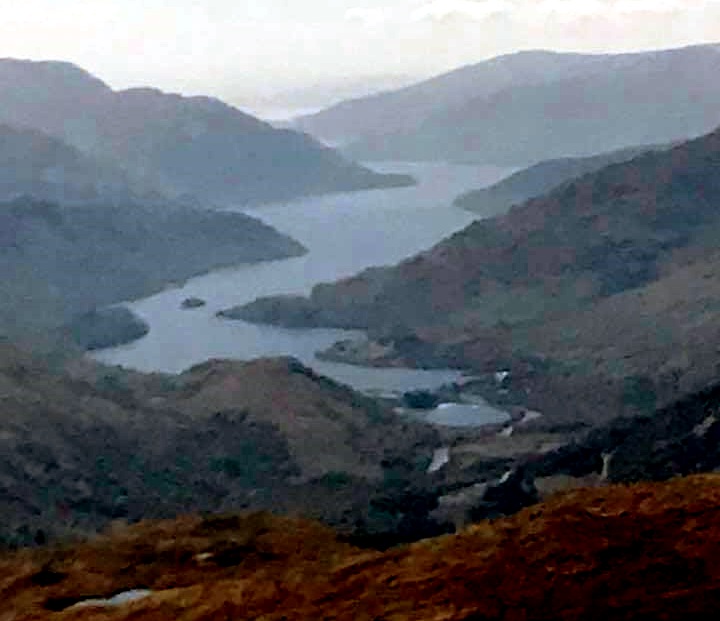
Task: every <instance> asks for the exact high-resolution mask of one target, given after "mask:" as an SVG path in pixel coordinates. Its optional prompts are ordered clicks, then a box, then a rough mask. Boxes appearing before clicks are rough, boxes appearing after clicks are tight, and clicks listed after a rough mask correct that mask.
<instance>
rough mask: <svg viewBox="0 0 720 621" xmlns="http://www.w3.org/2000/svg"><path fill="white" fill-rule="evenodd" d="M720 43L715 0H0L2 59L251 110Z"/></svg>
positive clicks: (718, 6)
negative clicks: (567, 56) (549, 60)
mask: <svg viewBox="0 0 720 621" xmlns="http://www.w3.org/2000/svg"><path fill="white" fill-rule="evenodd" d="M702 42H720V0H390V1H385V2H382V1H380V0H0V57H3V56H4V57H16V58H30V59H43V60H46V59H57V60H68V61H71V62H75V63H77V64H79V65H81V66H82V67H84V68H85V69H87V70H89V71H91V72H92V73H94V74H95V75H97V76H98V77H100V78H102V79H103V80H105V81H106V82H107V83H109V84H110V85H111V86H113V87H114V88H126V87H129V86H139V85H152V86H156V87H159V88H162V89H164V90H169V91H174V92H181V93H186V94H208V95H215V96H218V97H221V98H223V99H226V100H228V101H230V102H232V103H235V104H237V105H241V106H244V107H247V108H251V109H256V110H259V109H262V108H263V107H272V106H273V105H275V106H276V107H278V108H280V107H283V106H286V107H296V108H301V107H303V106H307V107H313V106H316V105H322V104H323V103H329V101H328V100H329V99H332V98H337V97H338V96H347V95H349V94H353V93H355V92H358V93H359V92H362V91H363V90H364V89H367V90H373V89H374V88H380V87H387V86H393V85H395V84H398V85H399V84H401V83H407V82H409V81H412V80H415V79H420V78H423V77H429V76H431V75H434V74H437V73H441V72H443V71H446V70H449V69H452V68H455V67H457V66H460V65H464V64H468V63H473V62H478V61H481V60H484V59H486V58H490V57H492V56H496V55H499V54H504V53H509V52H513V51H517V50H521V49H538V48H544V49H555V50H565V51H569V50H573V51H593V52H600V51H630V50H643V49H656V48H667V47H676V46H681V45H686V44H692V43H702Z"/></svg>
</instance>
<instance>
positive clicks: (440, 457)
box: [427, 448, 450, 474]
mask: <svg viewBox="0 0 720 621" xmlns="http://www.w3.org/2000/svg"><path fill="white" fill-rule="evenodd" d="M449 463H450V449H449V448H439V449H437V450H436V451H435V453H434V454H433V459H432V463H431V464H430V466H428V469H427V472H428V474H432V473H433V472H438V471H439V470H441V469H442V468H443V467H444V466H446V465H447V464H449Z"/></svg>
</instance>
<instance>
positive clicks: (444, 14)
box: [410, 0, 518, 21]
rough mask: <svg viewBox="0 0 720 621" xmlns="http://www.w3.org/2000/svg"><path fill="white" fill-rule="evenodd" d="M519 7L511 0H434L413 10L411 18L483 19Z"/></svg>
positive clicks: (422, 19) (419, 19) (418, 19)
mask: <svg viewBox="0 0 720 621" xmlns="http://www.w3.org/2000/svg"><path fill="white" fill-rule="evenodd" d="M517 8H518V7H517V5H516V4H515V3H513V2H510V1H509V0H432V1H431V2H425V3H423V4H422V5H421V6H419V7H417V8H416V9H415V10H414V11H412V13H411V14H410V19H411V20H412V21H425V20H442V19H447V18H449V17H464V18H468V19H471V20H476V21H482V20H484V19H487V18H488V17H491V16H493V15H497V14H499V13H508V12H512V11H514V10H516V9H517Z"/></svg>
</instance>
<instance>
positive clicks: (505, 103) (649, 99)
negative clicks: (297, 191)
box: [300, 45, 720, 166]
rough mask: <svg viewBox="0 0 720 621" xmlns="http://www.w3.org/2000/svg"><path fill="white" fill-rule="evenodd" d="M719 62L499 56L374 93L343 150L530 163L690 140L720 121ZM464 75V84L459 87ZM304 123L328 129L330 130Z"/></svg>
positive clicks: (686, 54)
mask: <svg viewBox="0 0 720 621" xmlns="http://www.w3.org/2000/svg"><path fill="white" fill-rule="evenodd" d="M719 68H720V52H719V50H718V47H717V46H715V45H706V46H696V47H690V48H683V49H676V50H667V51H661V52H644V53H639V54H622V55H606V56H587V57H586V56H577V55H563V54H558V55H552V54H548V53H539V54H536V53H524V54H521V55H519V56H517V55H513V56H505V57H500V58H498V59H493V60H491V61H487V62H486V63H480V64H479V65H474V66H472V67H466V68H464V69H462V70H460V71H459V72H455V73H451V74H449V75H446V76H442V77H441V78H436V79H435V80H432V81H430V82H424V83H421V84H420V85H416V86H415V87H414V89H415V90H408V89H405V90H402V91H396V92H393V93H390V94H388V95H387V96H378V97H377V98H376V99H375V100H371V101H372V106H371V107H370V108H369V110H370V112H368V116H370V117H371V118H372V124H371V125H372V126H371V127H364V126H363V125H362V124H360V125H359V127H360V128H361V130H360V131H358V132H356V133H354V134H352V135H351V136H350V138H351V140H350V141H349V142H348V143H347V144H344V145H343V151H344V152H345V153H346V154H348V155H349V156H351V157H354V158H358V159H364V160H365V159H367V160H371V159H379V160H410V161H422V160H447V161H453V162H463V163H481V164H494V165H503V166H528V165H531V164H534V163H537V162H540V161H544V160H548V159H555V158H566V157H585V156H590V155H595V154H598V153H603V152H608V151H613V150H617V149H622V148H625V147H629V146H634V145H639V144H655V143H665V142H672V141H675V140H681V139H687V138H690V137H694V136H699V135H701V134H704V133H706V132H708V131H710V130H711V129H712V128H714V127H716V126H717V125H718V124H720V112H719V111H720V105H719V104H720V87H717V86H716V82H717V81H716V80H715V79H714V76H716V75H717V72H718V69H719ZM498 75H499V76H501V77H500V78H498V77H497V76H498ZM457 81H460V82H461V83H463V82H465V85H464V86H461V87H455V86H454V85H455V83H456V82H457ZM445 90H447V91H448V93H447V94H444V91H445ZM438 91H439V92H438ZM400 101H401V102H402V103H398V102H400ZM367 105H368V106H370V103H369V102H368V103H367ZM385 106H387V108H386V107H385ZM345 109H348V110H352V111H353V114H354V115H355V116H357V117H359V118H361V119H362V118H363V112H364V110H365V102H358V103H355V104H353V103H348V104H346V106H345V107H343V106H340V107H339V108H335V112H336V113H337V112H338V111H339V110H340V111H342V110H345ZM373 109H379V110H384V114H386V118H383V117H382V116H380V115H373V113H372V110H373ZM416 111H417V112H416ZM325 114H327V115H328V116H327V118H328V119H330V118H332V116H331V115H330V111H328V112H327V113H320V115H318V116H316V117H314V119H315V121H316V122H318V123H319V122H320V121H317V119H321V120H322V119H324V118H326V117H325V116H323V115H325ZM396 118H397V119H406V121H404V122H397V121H395V119H396ZM328 123H330V122H329V121H328ZM369 125H370V124H369ZM300 126H301V127H305V128H306V129H307V130H308V131H311V132H312V131H315V135H318V136H321V137H322V136H323V135H324V134H323V131H324V130H323V129H322V128H321V129H314V128H313V126H312V125H303V124H302V123H301V125H300Z"/></svg>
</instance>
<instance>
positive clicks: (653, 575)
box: [0, 476, 720, 621]
mask: <svg viewBox="0 0 720 621" xmlns="http://www.w3.org/2000/svg"><path fill="white" fill-rule="evenodd" d="M719 503H720V483H719V482H718V477H717V476H704V477H692V478H687V479H676V480H674V481H672V482H669V483H665V484H661V485H658V484H655V485H647V484H645V485H634V486H630V487H616V486H611V487H607V488H604V489H598V490H581V491H577V492H573V493H569V494H564V495H561V496H556V497H554V498H553V499H551V500H549V501H548V502H546V503H544V504H542V505H539V506H537V507H533V508H531V509H527V510H525V511H523V512H521V513H520V514H518V515H517V516H514V517H512V518H506V519H501V520H496V521H492V522H481V523H478V524H477V525H474V526H471V527H470V528H468V529H466V530H465V531H463V532H461V533H458V534H457V535H453V536H448V537H442V538H436V539H430V540H428V541H423V542H420V543H418V544H415V545H413V546H407V547H404V548H399V549H394V550H390V551H387V552H385V553H377V552H368V551H362V550H358V549H356V548H353V547H351V546H348V545H347V544H345V543H343V542H341V541H339V540H338V539H337V537H335V536H334V535H333V533H332V532H331V531H328V530H327V529H324V528H322V527H320V526H317V525H314V524H312V523H308V522H304V521H301V520H290V519H287V518H279V517H273V516H270V515H267V514H254V515H242V516H225V517H221V518H220V517H205V518H200V517H188V518H184V519H182V520H178V521H175V522H147V523H143V524H140V525H137V526H133V527H130V528H127V527H124V528H123V527H122V526H120V525H118V526H117V527H116V528H115V529H114V531H113V532H111V533H108V534H107V535H106V536H104V537H102V538H98V539H96V540H93V541H89V542H86V543H79V544H75V545H67V546H65V547H63V548H60V549H57V550H52V549H40V550H36V551H33V552H24V553H21V554H15V555H9V556H6V557H4V558H3V559H2V560H0V569H2V575H3V576H4V577H5V580H4V582H3V586H2V588H3V591H2V593H3V602H4V606H5V609H6V610H7V611H8V612H9V614H10V615H12V618H13V619H15V620H16V621H44V620H50V619H54V618H56V617H58V616H61V617H62V618H63V619H66V620H67V621H74V620H80V619H83V620H84V621H106V620H108V619H113V620H116V621H129V620H130V619H132V620H133V621H155V620H158V619H183V620H185V621H221V620H225V619H264V620H268V621H279V620H280V619H284V620H287V621H290V620H306V619H335V620H338V621H340V620H347V621H354V620H356V619H391V620H393V621H405V620H408V621H409V620H411V619H412V620H415V619H445V620H447V621H469V620H475V619H477V620H479V619H487V620H490V619H508V618H523V619H527V620H529V621H530V620H537V621H540V620H549V619H567V620H568V621H579V620H581V619H583V620H585V619H592V620H594V619H598V620H599V619H615V620H618V621H621V620H622V621H625V620H628V621H629V620H631V619H632V620H639V619H647V620H650V619H659V618H662V619H668V620H671V621H680V620H683V621H685V620H687V619H691V620H697V621H699V620H700V619H709V618H713V617H714V616H715V615H717V614H718V612H719V611H720V569H719V568H718V562H717V558H718V554H720V545H719V544H718V535H720V533H719V532H718V517H719V516H718V504H719ZM111 598H113V599H111ZM108 600H110V601H108ZM123 602H125V603H123Z"/></svg>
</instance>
